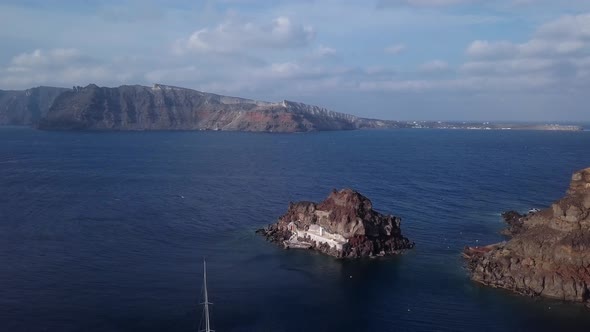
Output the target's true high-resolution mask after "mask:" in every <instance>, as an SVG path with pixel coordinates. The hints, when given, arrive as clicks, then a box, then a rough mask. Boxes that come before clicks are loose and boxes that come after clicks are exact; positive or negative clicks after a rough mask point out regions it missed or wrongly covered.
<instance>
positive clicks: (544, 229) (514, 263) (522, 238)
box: [463, 168, 590, 306]
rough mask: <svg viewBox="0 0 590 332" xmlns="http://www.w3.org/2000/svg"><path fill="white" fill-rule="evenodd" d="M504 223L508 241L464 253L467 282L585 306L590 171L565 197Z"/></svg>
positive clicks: (589, 270)
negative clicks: (468, 279)
mask: <svg viewBox="0 0 590 332" xmlns="http://www.w3.org/2000/svg"><path fill="white" fill-rule="evenodd" d="M503 217H504V219H505V220H506V222H507V224H508V228H507V229H506V230H505V231H504V232H503V234H505V235H507V236H511V237H512V238H511V239H510V240H509V241H506V242H502V243H497V244H492V245H489V246H485V247H466V248H465V250H464V253H463V256H464V257H465V259H466V261H467V269H468V271H469V273H470V275H471V278H472V279H473V280H474V281H477V282H479V283H482V284H485V285H488V286H492V287H497V288H504V289H508V290H511V291H514V292H517V293H520V294H525V295H530V296H544V297H549V298H555V299H561V300H567V301H575V302H582V303H585V304H586V305H589V306H590V168H587V169H584V170H581V171H579V172H576V173H574V175H573V176H572V181H571V184H570V187H569V189H568V191H567V194H566V196H565V197H563V198H562V199H560V200H558V201H557V202H555V203H554V204H552V206H551V207H549V208H546V209H543V210H540V211H538V212H532V213H528V214H525V215H521V214H518V213H517V212H514V211H510V212H507V213H504V214H503Z"/></svg>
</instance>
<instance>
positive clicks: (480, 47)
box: [466, 14, 590, 59]
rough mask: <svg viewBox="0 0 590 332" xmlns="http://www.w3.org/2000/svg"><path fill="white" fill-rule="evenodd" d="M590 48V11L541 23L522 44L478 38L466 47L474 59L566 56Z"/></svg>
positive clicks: (468, 53)
mask: <svg viewBox="0 0 590 332" xmlns="http://www.w3.org/2000/svg"><path fill="white" fill-rule="evenodd" d="M589 47H590V14H581V15H575V16H572V15H565V16H562V17H560V18H558V19H556V20H554V21H551V22H548V23H546V24H543V25H541V26H540V27H539V28H538V29H537V30H536V32H535V33H534V36H533V38H531V39H530V40H528V41H526V42H523V43H513V42H509V41H486V40H476V41H474V42H472V43H471V44H470V45H469V46H468V47H467V50H466V53H467V55H469V56H470V57H474V58H490V59H491V58H511V57H536V56H565V55H571V54H573V53H576V52H580V51H582V50H584V49H588V48H589Z"/></svg>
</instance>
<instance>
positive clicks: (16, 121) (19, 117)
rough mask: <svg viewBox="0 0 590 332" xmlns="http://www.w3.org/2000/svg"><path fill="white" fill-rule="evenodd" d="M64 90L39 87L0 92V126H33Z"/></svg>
mask: <svg viewBox="0 0 590 332" xmlns="http://www.w3.org/2000/svg"><path fill="white" fill-rule="evenodd" d="M67 90H68V89H65V88H54V87H47V86H41V87H37V88H32V89H28V90H21V91H14V90H8V91H7V90H0V125H19V126H23V125H33V124H36V123H37V122H38V121H39V119H41V118H42V117H44V116H45V115H46V114H47V111H48V110H49V107H50V106H51V105H52V104H53V101H54V100H55V98H56V97H57V96H58V95H60V94H61V93H62V92H64V91H67Z"/></svg>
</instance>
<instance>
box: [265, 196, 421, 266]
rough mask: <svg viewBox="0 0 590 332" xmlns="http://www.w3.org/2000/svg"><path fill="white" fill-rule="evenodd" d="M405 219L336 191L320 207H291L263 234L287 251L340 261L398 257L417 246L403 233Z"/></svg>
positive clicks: (318, 204)
mask: <svg viewBox="0 0 590 332" xmlns="http://www.w3.org/2000/svg"><path fill="white" fill-rule="evenodd" d="M400 223H401V219H400V218H399V217H395V216H392V215H383V214H381V213H379V212H377V211H375V210H373V205H372V203H371V201H370V200H369V199H368V198H366V197H365V196H363V195H361V194H360V193H358V192H356V191H354V190H352V189H343V190H340V191H336V190H334V191H332V193H330V195H329V196H328V198H327V199H326V200H324V201H322V202H320V203H314V202H298V203H290V204H289V208H288V210H287V212H286V213H285V214H284V215H283V216H281V217H280V218H279V220H278V221H277V223H275V224H272V225H269V226H268V227H267V228H265V229H262V230H259V232H260V233H262V234H263V235H265V236H266V237H267V238H268V239H269V240H271V241H273V242H277V243H279V244H281V245H284V246H286V247H305V248H311V249H315V250H319V251H321V252H324V253H326V254H329V255H332V256H335V257H340V258H354V257H365V256H383V255H392V254H397V253H400V252H401V251H403V250H404V249H410V248H412V247H413V246H414V243H413V242H410V241H409V240H408V239H407V238H406V237H404V236H403V235H402V233H401V228H400Z"/></svg>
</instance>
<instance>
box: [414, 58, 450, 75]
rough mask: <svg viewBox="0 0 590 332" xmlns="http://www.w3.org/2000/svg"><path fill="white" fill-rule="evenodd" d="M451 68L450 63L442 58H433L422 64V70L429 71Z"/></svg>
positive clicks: (443, 70) (442, 70) (441, 70)
mask: <svg viewBox="0 0 590 332" xmlns="http://www.w3.org/2000/svg"><path fill="white" fill-rule="evenodd" d="M449 69H450V66H449V64H448V63H446V62H445V61H442V60H432V61H429V62H426V63H423V64H422V65H420V70H421V71H423V72H427V73H435V72H445V71H448V70H449Z"/></svg>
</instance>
